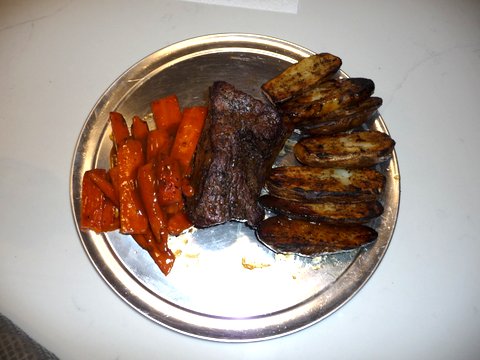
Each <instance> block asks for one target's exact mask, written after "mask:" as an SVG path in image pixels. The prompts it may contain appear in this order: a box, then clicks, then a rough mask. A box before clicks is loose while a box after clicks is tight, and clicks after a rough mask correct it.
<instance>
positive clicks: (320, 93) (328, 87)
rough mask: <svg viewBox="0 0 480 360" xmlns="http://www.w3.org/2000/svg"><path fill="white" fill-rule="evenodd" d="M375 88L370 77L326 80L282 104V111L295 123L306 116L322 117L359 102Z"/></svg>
mask: <svg viewBox="0 0 480 360" xmlns="http://www.w3.org/2000/svg"><path fill="white" fill-rule="evenodd" d="M374 90H375V84H374V82H373V81H372V80H370V79H365V78H346V79H336V80H328V81H324V82H322V83H320V84H318V85H317V86H315V87H314V88H312V89H310V90H308V91H306V92H303V93H301V94H300V95H298V96H296V97H294V98H292V99H290V100H288V101H286V102H285V103H283V104H281V105H280V111H281V113H282V114H283V115H285V116H288V117H289V119H290V121H292V122H293V123H294V124H296V123H298V122H300V121H302V120H303V119H304V118H311V117H321V116H324V115H325V114H327V113H329V112H332V111H334V110H337V109H340V108H343V107H347V106H350V105H352V104H356V103H359V102H361V101H363V100H365V99H367V98H369V97H370V96H371V95H372V94H373V92H374Z"/></svg>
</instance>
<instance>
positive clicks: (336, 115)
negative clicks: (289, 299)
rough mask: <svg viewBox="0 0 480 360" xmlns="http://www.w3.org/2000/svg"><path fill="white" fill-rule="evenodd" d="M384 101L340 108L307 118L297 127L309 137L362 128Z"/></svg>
mask: <svg viewBox="0 0 480 360" xmlns="http://www.w3.org/2000/svg"><path fill="white" fill-rule="evenodd" d="M382 102H383V100H382V99H381V98H379V97H375V96H372V97H369V98H368V99H366V100H364V101H362V102H360V103H358V104H353V105H350V106H348V107H344V108H339V109H337V110H334V111H331V112H329V113H327V114H325V115H323V116H321V117H314V118H305V119H303V120H302V121H300V122H299V123H297V124H296V127H297V128H299V129H300V131H301V132H302V133H304V134H308V135H329V134H334V133H338V132H343V131H348V130H351V129H354V128H357V127H360V126H361V125H363V124H364V123H365V122H367V121H369V120H370V119H371V118H372V117H373V116H374V115H375V114H376V111H377V110H378V108H379V107H380V106H382Z"/></svg>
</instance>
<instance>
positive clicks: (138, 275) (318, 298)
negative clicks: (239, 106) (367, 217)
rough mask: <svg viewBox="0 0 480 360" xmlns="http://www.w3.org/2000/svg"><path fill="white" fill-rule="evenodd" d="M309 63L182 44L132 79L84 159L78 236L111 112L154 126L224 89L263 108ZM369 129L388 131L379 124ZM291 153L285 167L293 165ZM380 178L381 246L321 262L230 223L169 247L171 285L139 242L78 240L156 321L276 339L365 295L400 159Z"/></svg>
mask: <svg viewBox="0 0 480 360" xmlns="http://www.w3.org/2000/svg"><path fill="white" fill-rule="evenodd" d="M321 50H326V49H321ZM312 53H313V52H311V51H309V50H307V49H305V48H303V47H300V46H298V45H295V44H292V43H289V42H286V41H282V40H278V39H275V38H271V37H265V36H259V35H251V34H218V35H210V36H203V37H198V38H194V39H190V40H186V41H182V42H180V43H177V44H173V45H171V46H168V47H166V48H164V49H162V50H159V51H157V52H155V53H153V54H151V55H149V56H147V57H146V58H144V59H143V60H141V61H139V62H138V63H137V64H135V65H134V66H133V67H131V68H130V69H128V70H127V71H126V72H125V73H124V74H123V75H122V76H120V77H119V78H118V79H117V80H116V81H115V82H114V83H113V84H112V85H111V86H110V88H108V90H107V91H106V92H105V93H104V94H103V95H102V96H101V97H100V99H99V101H98V102H97V104H96V105H95V106H94V108H93V110H92V111H91V113H90V114H89V116H88V118H87V120H86V122H85V124H84V127H83V129H82V130H81V133H80V137H79V139H78V143H77V145H76V148H75V153H74V159H73V164H72V170H71V205H72V209H73V215H74V219H75V222H76V224H77V229H78V224H79V220H80V198H81V197H80V196H81V180H82V176H83V173H84V172H85V171H86V170H89V169H92V168H94V167H101V168H108V166H109V163H108V157H109V151H110V148H111V140H110V138H109V135H110V128H109V124H108V113H109V112H110V111H119V112H121V113H122V114H124V116H125V118H126V119H131V118H132V116H133V115H139V116H141V117H144V118H146V119H150V121H151V115H150V102H151V101H152V100H153V99H155V98H159V97H161V96H165V95H168V94H171V93H175V94H177V96H178V97H179V99H180V103H181V105H182V107H185V106H190V105H195V104H205V102H206V96H207V89H208V87H209V86H210V85H211V84H212V82H213V81H215V80H225V81H228V82H230V83H232V84H233V85H235V86H236V87H237V88H239V89H240V90H243V91H245V92H247V93H249V94H251V95H253V96H256V97H258V98H261V97H262V94H261V93H260V85H261V84H262V83H263V82H265V81H266V80H268V79H270V78H272V77H273V76H275V75H277V74H278V73H279V72H280V71H282V70H283V69H285V68H286V67H287V66H289V65H290V64H291V63H295V62H296V61H298V60H299V59H301V58H303V57H306V56H309V55H311V54H312ZM343 75H344V76H346V75H345V74H343ZM368 127H370V128H373V129H377V130H380V131H383V132H387V128H386V126H385V123H384V121H383V119H382V118H381V117H380V116H378V117H377V118H376V119H375V120H374V121H373V122H371V123H370V124H368ZM288 152H289V151H288V149H287V155H286V156H285V157H283V158H281V159H279V161H280V162H282V163H288V162H289V161H291V160H289V158H290V159H291V156H290V157H289V155H288ZM380 170H381V171H382V172H384V174H385V175H386V177H387V186H386V189H385V192H384V194H383V197H382V199H381V200H382V203H383V204H384V207H385V212H384V214H383V215H382V216H381V217H379V218H377V219H376V220H375V221H373V222H372V223H371V224H370V225H372V226H374V227H375V229H376V230H377V231H378V233H379V237H378V239H377V241H376V242H375V243H374V244H373V245H372V246H369V247H366V248H362V249H359V250H355V251H351V252H346V253H341V254H336V255H328V256H322V257H318V258H315V259H308V258H304V257H297V256H293V255H290V256H283V255H275V254H274V253H273V252H271V251H269V250H268V249H267V248H265V247H264V246H263V245H261V244H260V243H259V242H258V241H257V240H256V238H255V234H254V232H253V231H252V230H250V229H249V228H248V227H247V226H246V225H244V224H243V223H238V222H231V223H228V224H225V225H220V226H216V227H212V228H209V229H204V230H196V231H190V232H188V233H186V234H184V235H181V236H179V237H177V238H175V237H173V238H171V240H170V242H169V245H170V247H171V248H172V250H173V251H174V252H175V253H176V254H177V259H176V262H175V265H174V268H173V270H172V272H171V273H170V274H169V275H168V276H167V277H165V276H163V275H162V273H161V272H160V270H159V269H158V268H157V267H156V265H155V264H154V262H153V260H152V259H151V258H150V257H149V255H148V254H147V253H146V252H144V251H143V250H142V249H141V248H140V247H139V246H138V245H137V244H136V243H135V242H134V241H133V240H132V238H131V237H130V236H123V235H121V234H119V233H118V232H110V233H106V234H101V235H97V234H95V233H93V232H81V231H80V230H79V229H78V233H79V235H80V239H81V241H82V243H83V246H84V248H85V250H86V253H87V254H88V256H89V257H90V259H91V261H92V263H93V264H94V266H95V267H96V269H97V270H98V272H99V273H100V275H101V276H102V277H103V278H104V279H105V281H106V282H107V284H108V285H110V287H111V288H112V289H113V290H114V291H115V292H116V293H117V294H118V295H119V296H120V297H121V298H122V299H123V300H124V301H126V302H127V303H128V304H129V305H131V306H132V307H133V308H134V309H136V310H137V311H139V312H140V313H142V314H143V315H145V316H146V317H148V318H150V319H151V320H153V321H155V322H157V323H159V324H162V325H164V326H166V327H168V328H171V329H173V330H176V331H178V332H181V333H184V334H188V335H192V336H195V337H199V338H205V339H211V340H217V341H236V342H241V341H254V340H263V339H270V338H274V337H278V336H281V335H286V334H289V333H292V332H295V331H298V330H300V329H302V328H305V327H307V326H309V325H312V324H314V323H316V322H318V321H320V320H321V319H323V318H325V317H326V316H328V315H329V314H331V313H332V312H334V311H335V310H337V309H338V308H339V307H340V306H341V305H343V304H345V303H346V302H347V301H348V300H349V299H350V298H351V297H352V296H353V295H354V294H356V293H357V292H358V290H359V289H360V288H361V287H362V286H363V285H364V284H365V282H366V281H367V280H368V279H369V278H370V276H371V275H372V274H373V272H374V271H375V269H376V268H377V266H378V264H379V263H380V261H381V259H382V257H383V256H384V254H385V252H386V250H387V247H388V244H389V242H390V240H391V237H392V234H393V231H394V227H395V222H396V218H397V212H398V206H399V196H400V177H399V172H398V165H397V160H396V155H395V154H394V156H393V158H392V160H391V161H390V162H388V163H387V164H384V165H382V166H381V168H380Z"/></svg>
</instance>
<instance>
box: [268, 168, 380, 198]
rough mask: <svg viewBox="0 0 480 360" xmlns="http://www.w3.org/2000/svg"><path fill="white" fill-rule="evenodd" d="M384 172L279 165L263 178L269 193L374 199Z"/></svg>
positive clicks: (282, 195) (293, 195)
mask: <svg viewBox="0 0 480 360" xmlns="http://www.w3.org/2000/svg"><path fill="white" fill-rule="evenodd" d="M385 181H386V179H385V176H384V175H383V174H381V173H380V172H378V171H376V170H373V169H342V168H328V169H323V168H315V167H309V166H282V167H276V168H273V169H272V170H271V172H270V175H269V177H268V178H267V181H266V184H265V185H266V188H267V190H268V191H269V193H270V195H273V196H276V197H280V198H284V199H290V200H296V201H308V202H326V201H334V202H359V201H370V200H376V198H377V196H378V195H380V194H381V192H382V191H383V189H384V187H385Z"/></svg>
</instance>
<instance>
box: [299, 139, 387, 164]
mask: <svg viewBox="0 0 480 360" xmlns="http://www.w3.org/2000/svg"><path fill="white" fill-rule="evenodd" d="M394 146H395V141H394V140H393V139H392V138H391V137H390V136H389V135H388V134H385V133H382V132H379V131H373V130H372V131H359V132H353V133H337V134H332V135H324V136H315V137H307V138H303V139H301V140H300V141H298V142H297V143H296V144H295V146H294V147H293V152H294V154H295V157H296V158H297V160H298V161H300V162H301V163H302V164H304V165H308V166H316V167H324V168H326V167H342V168H362V167H369V166H373V165H376V164H378V163H381V162H383V161H386V160H388V159H390V157H391V155H392V151H393V148H394Z"/></svg>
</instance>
